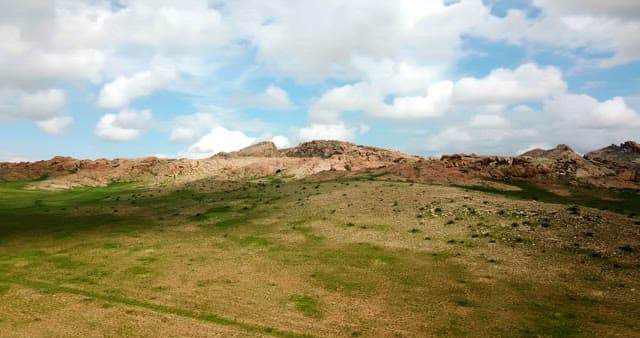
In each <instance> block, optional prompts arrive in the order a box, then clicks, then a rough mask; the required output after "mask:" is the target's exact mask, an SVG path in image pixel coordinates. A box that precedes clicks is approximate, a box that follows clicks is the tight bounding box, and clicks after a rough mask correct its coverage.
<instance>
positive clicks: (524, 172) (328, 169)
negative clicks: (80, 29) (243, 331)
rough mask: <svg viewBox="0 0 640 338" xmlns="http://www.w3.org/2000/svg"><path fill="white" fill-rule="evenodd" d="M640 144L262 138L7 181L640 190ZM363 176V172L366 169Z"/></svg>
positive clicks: (47, 164)
mask: <svg viewBox="0 0 640 338" xmlns="http://www.w3.org/2000/svg"><path fill="white" fill-rule="evenodd" d="M639 149H640V147H639V146H638V144H637V143H635V142H633V141H629V142H626V143H623V144H622V145H620V146H615V145H613V146H610V147H607V148H603V149H600V150H597V151H593V152H590V153H588V154H587V155H586V156H584V157H583V156H580V155H579V154H577V153H576V152H574V151H573V150H572V149H571V148H570V147H569V146H567V145H558V146H557V147H555V148H553V149H548V150H544V149H535V150H531V151H528V152H526V153H524V154H522V155H519V156H516V157H504V156H480V155H475V154H471V155H466V154H454V155H444V156H442V157H441V158H440V159H427V158H421V157H419V156H412V155H407V154H403V153H401V152H398V151H393V150H387V149H382V148H375V147H367V146H361V145H355V144H352V143H348V142H340V141H311V142H306V143H302V144H300V145H298V146H297V147H293V148H288V149H277V148H276V146H275V145H274V144H273V143H271V142H261V143H258V144H255V145H252V146H250V147H247V148H245V149H242V150H239V151H236V152H231V153H220V154H216V155H214V156H212V157H211V158H207V159H202V160H189V159H159V158H155V157H147V158H141V159H112V160H107V159H99V160H78V159H74V158H70V157H60V156H58V157H54V158H52V159H50V160H46V161H38V162H32V163H26V162H23V163H0V181H25V180H30V181H34V180H38V182H35V183H34V185H35V186H40V187H72V186H82V185H90V186H96V185H97V186H99V185H106V184H108V183H111V182H132V181H136V182H152V183H156V184H170V183H180V182H190V181H195V180H199V179H203V178H209V179H217V180H245V179H255V178H260V177H267V176H273V175H278V176H280V177H290V178H297V179H300V178H305V177H309V176H313V175H318V174H320V173H323V175H324V176H327V175H329V176H331V177H336V176H353V175H356V173H367V172H375V173H378V174H380V173H383V172H385V173H391V174H393V175H394V177H395V179H410V180H414V181H417V182H434V183H435V182H437V183H454V184H467V183H469V182H476V183H477V182H479V181H480V180H483V179H499V180H502V179H526V180H531V181H546V182H549V181H554V182H559V183H569V184H573V185H580V184H584V185H592V186H599V187H617V188H634V189H638V188H640V150H639ZM358 175H359V174H358Z"/></svg>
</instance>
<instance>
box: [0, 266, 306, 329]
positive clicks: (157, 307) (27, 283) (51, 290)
mask: <svg viewBox="0 0 640 338" xmlns="http://www.w3.org/2000/svg"><path fill="white" fill-rule="evenodd" d="M0 282H3V283H7V284H16V285H19V286H22V287H27V288H31V289H35V290H39V291H40V292H43V293H47V294H60V293H66V294H73V295H79V296H84V297H91V298H95V299H99V300H102V301H106V302H109V303H119V304H123V305H128V306H135V307H140V308H144V309H148V310H152V311H155V312H160V313H166V314H171V315H177V316H181V317H186V318H192V319H197V320H202V321H206V322H212V323H216V324H221V325H227V326H233V327H237V328H239V329H242V330H244V331H247V332H257V333H263V334H267V335H271V336H275V337H309V336H308V335H303V334H297V333H293V332H288V331H283V330H278V329H275V328H273V327H269V326H262V325H256V324H249V323H245V322H241V321H238V320H235V319H230V318H225V317H222V316H218V315H215V314H211V313H202V312H196V311H191V310H185V309H181V308H176V307H171V306H165V305H161V304H155V303H150V302H145V301H140V300H137V299H133V298H128V297H123V296H118V295H116V294H113V293H107V294H103V293H99V292H92V291H87V290H82V289H77V288H71V287H67V286H61V285H56V284H52V283H46V282H41V281H34V280H27V279H9V278H3V277H2V276H0Z"/></svg>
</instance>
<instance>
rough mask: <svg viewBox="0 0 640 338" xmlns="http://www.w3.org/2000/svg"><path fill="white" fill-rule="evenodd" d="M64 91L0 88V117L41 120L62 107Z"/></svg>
mask: <svg viewBox="0 0 640 338" xmlns="http://www.w3.org/2000/svg"><path fill="white" fill-rule="evenodd" d="M65 102H66V95H65V92H64V91H62V90H59V89H48V90H41V91H37V92H24V91H19V90H0V117H7V118H15V119H26V120H43V119H48V118H51V117H54V116H56V115H58V114H60V112H61V111H62V110H63V109H64V106H65Z"/></svg>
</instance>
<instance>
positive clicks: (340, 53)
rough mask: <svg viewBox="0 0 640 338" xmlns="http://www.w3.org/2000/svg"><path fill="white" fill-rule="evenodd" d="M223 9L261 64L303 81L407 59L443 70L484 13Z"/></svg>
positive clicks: (393, 7)
mask: <svg viewBox="0 0 640 338" xmlns="http://www.w3.org/2000/svg"><path fill="white" fill-rule="evenodd" d="M228 6H229V12H230V13H231V18H232V20H233V21H234V22H237V23H238V26H240V27H242V33H243V34H244V35H246V36H248V37H249V38H250V39H251V40H252V41H253V42H254V43H255V45H256V47H257V52H258V57H259V58H260V60H262V61H263V62H264V63H265V64H267V65H268V66H269V68H270V69H272V70H273V71H275V72H277V73H279V74H284V75H288V76H292V77H294V78H296V79H298V80H301V81H318V80H322V79H324V78H326V77H333V78H341V79H346V78H354V77H358V76H359V75H360V74H361V73H360V71H361V70H360V69H358V67H357V64H356V63H357V60H358V59H360V58H362V57H365V56H366V57H367V58H369V59H371V60H385V59H387V60H396V59H398V58H399V57H401V56H406V57H407V59H408V60H411V59H412V58H415V59H416V60H425V61H426V62H428V63H430V64H431V65H432V66H435V67H441V66H444V65H446V64H449V62H450V61H451V60H452V59H455V58H456V57H457V56H458V55H457V53H458V48H459V46H460V44H461V42H462V40H461V38H460V36H461V35H462V34H463V33H465V32H469V31H470V30H472V29H473V27H474V26H475V25H476V24H478V23H479V22H480V21H481V20H482V18H483V15H486V14H488V12H489V11H488V9H487V8H486V7H485V6H484V5H483V4H482V2H481V1H475V0H474V1H461V2H456V3H449V4H445V3H443V2H440V1H428V2H419V1H399V2H376V3H375V4H372V3H371V2H370V1H366V0H352V1H346V2H345V1H336V0H331V1H323V2H322V3H315V2H286V1H270V2H268V3H266V2H261V1H247V2H245V1H238V2H231V3H229V4H228ZM327 18H331V20H327ZM442 27H447V29H446V30H443V29H441V28H442Z"/></svg>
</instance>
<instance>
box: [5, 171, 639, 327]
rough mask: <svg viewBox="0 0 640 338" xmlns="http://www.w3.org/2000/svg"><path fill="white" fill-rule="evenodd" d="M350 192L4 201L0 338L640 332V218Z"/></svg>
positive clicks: (406, 192) (112, 190)
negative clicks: (38, 336)
mask: <svg viewBox="0 0 640 338" xmlns="http://www.w3.org/2000/svg"><path fill="white" fill-rule="evenodd" d="M350 182H351V183H350V184H348V185H347V184H346V183H349V181H340V180H337V181H323V182H322V183H318V182H305V181H297V180H288V179H287V180H282V181H279V182H278V183H277V185H279V186H280V188H276V187H275V185H274V184H270V183H272V182H270V181H269V180H268V179H263V180H260V181H256V182H236V183H233V184H229V183H226V184H222V183H220V182H215V181H207V180H202V181H197V182H192V183H189V184H181V185H176V186H175V187H169V188H167V187H162V188H160V187H150V186H137V185H134V184H113V185H109V186H106V187H101V188H79V189H71V190H37V189H28V188H27V183H26V182H23V183H0V219H2V222H0V238H2V243H3V244H2V245H1V246H0V305H2V307H3V308H4V309H7V311H5V312H3V313H2V315H1V316H0V332H15V333H16V335H23V336H29V335H30V334H31V333H33V332H34V331H30V330H34V329H33V328H36V330H38V329H41V330H45V329H47V328H50V329H51V330H56V328H58V327H59V326H56V325H57V324H56V323H59V322H62V321H68V320H71V319H73V320H74V330H76V331H74V332H73V334H75V333H76V332H77V333H78V334H87V335H88V334H90V333H91V332H96V330H98V331H100V332H107V333H110V332H114V335H127V334H132V333H134V332H135V333H136V334H138V333H139V334H141V335H162V334H163V333H165V334H167V333H166V332H168V334H172V335H176V336H180V335H197V333H198V332H221V333H222V334H223V335H225V334H228V335H237V336H246V335H267V336H269V335H271V336H281V337H297V336H304V335H305V334H311V335H314V336H350V335H353V336H392V335H394V334H395V333H397V332H404V333H405V334H406V335H408V336H421V335H438V334H441V335H461V336H469V335H474V334H477V333H484V332H491V333H492V334H495V335H496V336H509V335H514V334H515V335H522V336H550V337H555V336H571V335H581V334H583V333H589V334H591V333H593V335H606V334H609V333H611V332H615V333H616V334H618V335H621V336H632V335H633V334H635V333H636V332H638V331H640V325H639V324H638V323H637V321H636V320H635V318H636V317H638V316H640V312H639V310H638V306H637V305H638V300H637V297H636V294H635V291H631V290H632V289H635V290H637V289H639V288H640V283H639V282H638V281H639V280H640V278H639V277H640V272H639V270H638V265H637V262H638V259H639V255H640V252H639V251H640V250H639V249H638V248H640V243H639V241H640V239H638V237H637V229H638V228H637V226H635V225H633V222H634V221H635V219H637V218H634V217H637V216H633V217H632V219H630V218H629V213H628V212H627V213H626V214H624V215H621V214H619V213H615V212H610V211H602V210H596V209H592V208H591V207H590V206H589V205H588V203H587V202H585V201H586V200H585V199H583V198H582V197H580V196H577V195H571V196H570V197H561V198H562V199H563V203H560V204H557V201H556V202H553V203H548V202H545V200H546V198H547V197H548V196H547V197H545V194H543V193H542V192H540V191H538V190H535V192H536V196H537V198H538V201H537V202H532V201H531V199H530V198H524V199H523V198H520V197H514V196H511V195H509V194H510V193H509V194H504V193H502V192H499V191H489V192H485V191H480V190H477V189H473V188H471V189H470V188H465V189H467V191H465V190H463V189H461V188H456V187H448V186H440V185H423V184H419V183H414V184H413V185H409V184H407V183H406V182H396V181H387V180H377V179H374V180H369V179H363V180H358V181H357V182H355V183H354V181H350ZM305 187H306V189H303V188H305ZM505 195H506V196H505ZM623 195H624V194H623ZM624 196H627V195H624ZM629 196H630V195H629ZM132 201H135V202H136V203H135V204H131V202H132ZM564 202H566V203H564ZM614 202H615V203H620V204H619V205H634V203H637V201H630V200H626V201H625V202H622V201H621V200H617V201H614ZM554 203H555V204H554ZM625 203H626V204H625ZM394 205H395V206H394ZM573 206H575V207H576V208H577V210H578V211H579V214H572V212H571V210H568V208H571V207H573ZM113 210H118V212H117V213H116V212H113ZM611 210H613V209H611ZM499 211H501V212H499ZM417 215H421V216H422V217H417ZM587 234H590V235H587ZM15 309H21V310H15ZM23 309H28V311H29V313H33V315H32V316H26V315H25V314H24V313H22V312H20V311H22V310H23ZM372 309H375V311H372ZM79 311H81V312H82V313H83V314H86V316H78V315H77V313H78V312H79ZM167 315H171V316H167ZM87 318H96V320H89V319H87ZM338 319H339V320H338ZM164 321H166V323H165V322H164ZM426 321H428V322H429V326H428V327H425V326H424V323H425V322H426ZM114 327H116V328H118V330H120V331H117V332H116V331H115V329H114ZM110 330H111V331H110ZM138 330H142V331H138ZM159 330H166V331H163V332H160V331H159ZM207 330H209V331H207ZM52 332H53V331H52ZM55 332H57V333H59V334H60V335H65V334H64V333H67V334H66V335H69V332H62V333H61V332H58V331H55Z"/></svg>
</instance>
